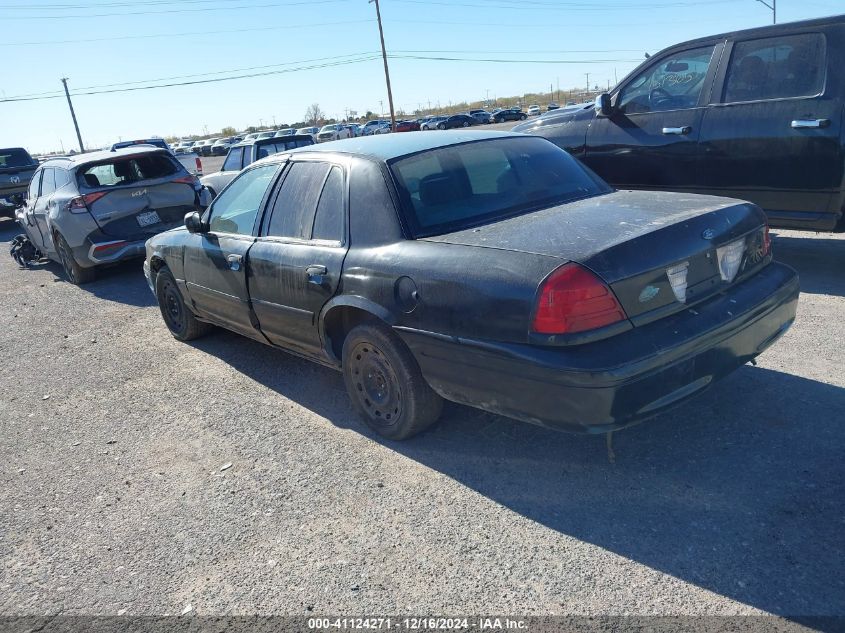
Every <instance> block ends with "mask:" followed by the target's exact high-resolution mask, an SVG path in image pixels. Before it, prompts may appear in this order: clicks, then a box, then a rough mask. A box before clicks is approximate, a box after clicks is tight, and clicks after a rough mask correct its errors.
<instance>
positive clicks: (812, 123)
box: [791, 119, 830, 130]
mask: <svg viewBox="0 0 845 633" xmlns="http://www.w3.org/2000/svg"><path fill="white" fill-rule="evenodd" d="M828 125H830V119H795V120H794V121H793V122H792V124H791V127H792V129H794V130H809V129H813V128H820V127H827V126H828Z"/></svg>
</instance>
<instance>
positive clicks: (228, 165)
mask: <svg viewBox="0 0 845 633" xmlns="http://www.w3.org/2000/svg"><path fill="white" fill-rule="evenodd" d="M243 155H244V148H243V147H233V148H232V149H230V150H229V154H228V155H227V156H226V161H225V162H224V163H223V169H222V171H240V170H241V158H243Z"/></svg>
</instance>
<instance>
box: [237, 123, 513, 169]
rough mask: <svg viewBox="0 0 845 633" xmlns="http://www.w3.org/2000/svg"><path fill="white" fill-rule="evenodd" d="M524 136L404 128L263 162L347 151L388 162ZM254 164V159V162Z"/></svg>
mask: <svg viewBox="0 0 845 633" xmlns="http://www.w3.org/2000/svg"><path fill="white" fill-rule="evenodd" d="M513 137H523V135H522V134H515V133H513V132H499V131H492V130H491V131H483V132H482V131H463V130H444V131H442V132H438V133H437V134H427V133H425V132H405V133H403V134H379V135H376V136H359V137H356V138H347V139H342V140H340V141H329V142H328V143H320V144H319V145H309V146H307V147H299V148H297V149H292V150H288V151H286V152H280V153H279V154H274V155H273V156H269V157H267V158H263V159H261V161H260V162H273V160H274V159H275V160H286V158H287V157H288V156H290V155H293V154H308V153H310V154H323V153H325V154H331V153H338V154H347V155H354V156H362V157H365V158H370V159H375V160H378V161H382V162H387V161H390V160H393V159H395V158H400V157H402V156H407V155H409V154H416V153H417V152H424V151H426V150H430V149H438V148H440V147H448V146H450V145H459V144H461V143H468V142H470V141H482V140H490V139H497V138H513ZM253 164H254V163H253Z"/></svg>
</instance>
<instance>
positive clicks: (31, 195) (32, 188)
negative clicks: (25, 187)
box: [26, 169, 44, 200]
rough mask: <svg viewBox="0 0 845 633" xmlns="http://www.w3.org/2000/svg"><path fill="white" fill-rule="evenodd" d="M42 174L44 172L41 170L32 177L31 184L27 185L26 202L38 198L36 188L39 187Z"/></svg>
mask: <svg viewBox="0 0 845 633" xmlns="http://www.w3.org/2000/svg"><path fill="white" fill-rule="evenodd" d="M43 173H44V170H43V169H42V170H41V171H39V172H37V173H36V174H35V175H34V176H33V177H32V182H31V183H29V191H28V192H27V196H26V197H27V199H28V200H35V199H36V198H37V197H38V188H39V187H40V186H41V175H42V174H43Z"/></svg>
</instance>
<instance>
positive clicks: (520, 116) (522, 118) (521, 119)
mask: <svg viewBox="0 0 845 633" xmlns="http://www.w3.org/2000/svg"><path fill="white" fill-rule="evenodd" d="M527 118H528V115H527V114H520V115H519V120H520V121H524V120H525V119H527Z"/></svg>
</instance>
